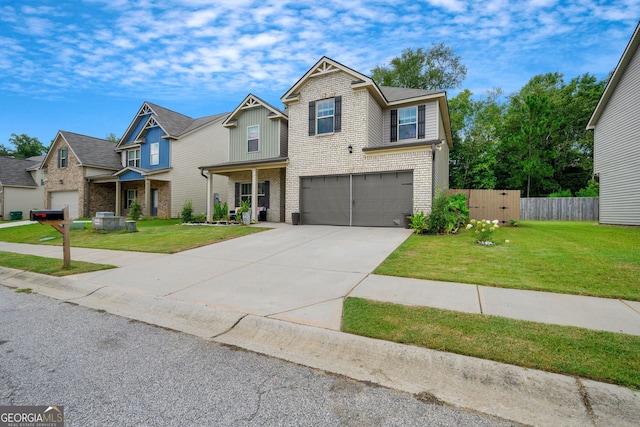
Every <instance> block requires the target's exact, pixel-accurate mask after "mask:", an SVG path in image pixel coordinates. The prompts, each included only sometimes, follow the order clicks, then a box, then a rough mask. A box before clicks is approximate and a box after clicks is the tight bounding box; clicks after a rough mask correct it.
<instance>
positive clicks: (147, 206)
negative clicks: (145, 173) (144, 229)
mask: <svg viewBox="0 0 640 427" xmlns="http://www.w3.org/2000/svg"><path fill="white" fill-rule="evenodd" d="M144 216H145V217H147V218H149V217H150V216H151V180H150V179H148V178H147V179H145V180H144Z"/></svg>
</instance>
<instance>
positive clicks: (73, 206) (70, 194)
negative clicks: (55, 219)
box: [49, 191, 78, 219]
mask: <svg viewBox="0 0 640 427" xmlns="http://www.w3.org/2000/svg"><path fill="white" fill-rule="evenodd" d="M49 198H50V199H49V202H50V203H49V206H50V207H51V209H56V210H57V209H63V208H64V207H65V206H69V218H71V219H73V218H78V192H77V191H54V192H51V193H49Z"/></svg>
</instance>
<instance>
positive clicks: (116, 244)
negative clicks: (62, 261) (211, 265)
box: [0, 219, 265, 254]
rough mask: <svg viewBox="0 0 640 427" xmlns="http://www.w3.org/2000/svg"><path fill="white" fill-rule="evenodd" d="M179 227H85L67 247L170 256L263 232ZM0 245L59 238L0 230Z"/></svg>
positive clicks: (166, 223) (154, 223)
mask: <svg viewBox="0 0 640 427" xmlns="http://www.w3.org/2000/svg"><path fill="white" fill-rule="evenodd" d="M179 223H180V221H179V220H161V219H152V220H143V221H138V222H137V224H136V227H137V230H138V231H137V232H136V233H128V232H126V231H122V232H110V233H103V232H96V231H93V230H92V229H91V224H87V225H86V226H85V228H84V229H82V230H70V233H71V235H70V238H71V246H72V247H82V248H93V249H114V250H121V251H134V252H155V253H166V254H172V253H176V252H182V251H185V250H187V249H193V248H197V247H200V246H204V245H209V244H212V243H217V242H220V241H223V240H229V239H233V238H236V237H240V236H244V235H247V234H252V233H256V232H259V231H263V230H265V229H264V228H257V227H240V226H221V227H209V226H182V225H179ZM43 239H45V240H43ZM46 239H50V240H46ZM0 241H4V242H12V243H28V244H45V245H57V246H61V245H62V235H61V234H60V233H58V232H57V231H56V230H54V229H53V228H52V227H50V226H48V225H41V224H31V225H24V226H20V227H9V228H3V229H0Z"/></svg>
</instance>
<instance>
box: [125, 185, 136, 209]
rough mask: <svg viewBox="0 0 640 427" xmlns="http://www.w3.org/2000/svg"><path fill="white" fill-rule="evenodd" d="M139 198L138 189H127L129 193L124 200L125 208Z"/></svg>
mask: <svg viewBox="0 0 640 427" xmlns="http://www.w3.org/2000/svg"><path fill="white" fill-rule="evenodd" d="M137 198H138V190H127V194H126V197H125V200H124V208H125V209H129V208H130V207H131V203H133V201H134V200H136V199H137Z"/></svg>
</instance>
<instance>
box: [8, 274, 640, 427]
mask: <svg viewBox="0 0 640 427" xmlns="http://www.w3.org/2000/svg"><path fill="white" fill-rule="evenodd" d="M0 284H2V285H4V286H7V287H11V288H24V287H30V288H32V289H33V290H34V292H35V293H38V294H41V295H44V296H48V297H51V298H54V299H58V300H62V301H66V302H70V303H74V304H78V305H81V306H85V307H88V308H92V309H98V310H105V311H107V312H109V313H112V314H115V315H118V316H123V317H127V318H131V319H135V320H139V321H142V322H145V323H150V324H154V325H157V326H160V327H164V328H168V329H172V330H177V331H181V332H186V333H189V334H192V335H196V336H199V337H202V338H207V339H212V340H213V341H214V342H217V343H221V344H226V345H233V346H236V347H240V348H243V349H246V350H249V351H254V352H256V353H261V354H265V355H268V356H272V357H275V358H279V359H283V360H287V361H290V362H293V363H296V364H300V365H304V366H308V367H311V368H316V369H321V370H324V371H327V372H332V373H336V374H340V375H344V376H347V377H350V378H354V379H356V380H360V381H367V382H371V383H374V384H379V385H382V386H384V387H389V388H392V389H395V390H399V391H403V392H407V393H412V394H415V395H417V397H419V398H421V399H422V400H426V401H429V402H432V403H445V404H449V405H452V406H456V407H460V408H466V409H471V410H475V411H478V412H482V413H485V414H489V415H493V416H497V417H500V418H503V419H506V420H512V421H515V422H518V423H524V424H531V425H549V426H556V425H563V426H581V427H582V426H600V425H616V426H638V425H640V392H634V391H632V390H630V389H627V388H625V387H620V386H615V385H611V384H606V383H600V382H596V381H590V380H584V379H580V378H573V377H569V376H566V375H560V374H554V373H549V372H544V371H539V370H535V369H526V368H521V367H517V366H513V365H507V364H503V363H499V362H493V361H489V360H485V359H478V358H474V357H469V356H462V355H457V354H452V353H446V352H441V351H436V350H429V349H424V348H420V347H414V346H409V345H404V344H397V343H393V342H389V341H382V340H376V339H372V338H365V337H362V336H357V335H351V334H347V333H343V332H339V331H333V330H329V329H323V328H319V327H314V326H307V325H300V324H295V323H290V322H286V321H283V320H278V319H273V318H266V317H260V316H255V315H247V314H244V313H240V312H234V311H230V310H224V309H220V308H213V307H209V306H204V305H198V304H191V303H186V302H183V301H178V300H172V299H169V298H164V297H155V296H151V295H145V294H136V293H131V292H126V291H125V290H121V289H116V288H110V287H102V286H98V285H93V284H89V283H83V282H78V281H74V280H70V279H67V278H60V277H52V276H46V275H42V274H37V273H29V272H24V271H21V270H14V269H8V268H3V267H0Z"/></svg>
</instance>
